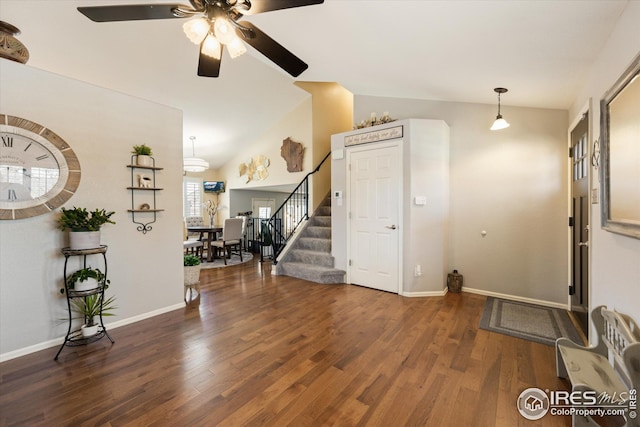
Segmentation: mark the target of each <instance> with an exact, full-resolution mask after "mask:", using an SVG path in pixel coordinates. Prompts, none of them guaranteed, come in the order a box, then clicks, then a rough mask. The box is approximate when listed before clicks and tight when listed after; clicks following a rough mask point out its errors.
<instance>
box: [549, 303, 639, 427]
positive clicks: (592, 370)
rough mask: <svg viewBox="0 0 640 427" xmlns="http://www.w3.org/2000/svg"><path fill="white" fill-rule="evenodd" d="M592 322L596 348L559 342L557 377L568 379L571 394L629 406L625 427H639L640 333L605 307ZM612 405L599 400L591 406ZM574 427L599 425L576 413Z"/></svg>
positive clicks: (629, 321)
mask: <svg viewBox="0 0 640 427" xmlns="http://www.w3.org/2000/svg"><path fill="white" fill-rule="evenodd" d="M591 321H592V322H593V325H594V327H595V329H596V332H597V335H596V336H597V337H598V344H597V345H594V346H590V347H584V346H581V345H579V344H576V343H574V342H573V341H571V340H569V339H567V338H558V339H557V340H556V369H557V375H558V377H560V378H567V377H568V378H569V381H571V385H572V392H587V391H589V392H592V393H593V392H595V397H596V399H599V398H600V396H608V397H609V398H610V399H612V400H613V401H614V402H615V403H614V404H617V403H619V407H620V408H625V406H624V404H626V405H627V406H626V407H627V411H626V414H625V418H626V422H625V424H624V426H629V427H631V426H634V427H638V426H640V422H639V419H638V417H637V407H635V405H636V402H637V395H635V393H637V390H638V389H640V329H638V325H637V324H636V323H635V322H634V321H633V319H631V318H630V317H629V316H626V315H624V314H621V313H618V312H616V311H612V310H607V308H606V307H604V306H599V307H596V308H595V309H594V310H593V311H592V312H591ZM610 357H611V362H610V359H609V358H610ZM621 399H622V400H621ZM611 403H612V402H611V401H607V400H603V401H600V400H598V403H597V404H595V405H592V406H593V407H598V406H599V405H600V406H606V405H611ZM632 405H633V406H632ZM572 425H573V426H574V427H576V426H593V425H596V424H595V422H594V420H593V419H592V418H591V417H590V416H589V415H587V414H582V413H579V412H576V413H575V414H574V415H573V419H572Z"/></svg>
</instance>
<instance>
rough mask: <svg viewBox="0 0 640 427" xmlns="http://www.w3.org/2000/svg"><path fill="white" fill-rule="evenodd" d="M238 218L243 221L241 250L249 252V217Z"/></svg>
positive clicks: (241, 216)
mask: <svg viewBox="0 0 640 427" xmlns="http://www.w3.org/2000/svg"><path fill="white" fill-rule="evenodd" d="M236 218H240V219H242V237H241V238H240V240H241V241H240V250H241V251H246V250H247V217H246V216H245V215H238V216H236Z"/></svg>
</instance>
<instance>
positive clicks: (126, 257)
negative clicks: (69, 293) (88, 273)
mask: <svg viewBox="0 0 640 427" xmlns="http://www.w3.org/2000/svg"><path fill="white" fill-rule="evenodd" d="M0 91H1V93H2V96H0V111H1V112H2V113H5V114H10V115H14V116H19V117H23V118H26V119H29V120H32V121H35V122H37V123H39V124H41V125H43V126H46V127H48V128H50V129H51V130H53V131H54V132H56V133H57V134H59V135H60V136H61V137H62V138H63V139H64V140H65V141H67V143H69V145H70V146H71V147H72V148H73V150H74V151H75V153H76V155H77V156H78V159H79V161H80V164H81V168H82V179H81V182H80V186H79V188H78V190H77V192H76V193H75V195H74V196H73V197H72V198H71V199H70V200H69V201H68V202H67V203H66V204H65V206H66V207H71V206H78V207H87V208H89V209H90V210H91V209H95V208H105V209H107V210H113V211H116V214H115V215H114V217H113V219H114V220H115V221H116V224H115V225H111V224H109V225H106V226H105V227H103V230H102V243H103V244H106V245H108V246H109V249H108V252H107V260H108V275H109V279H110V280H111V286H110V287H109V289H108V290H107V294H108V295H115V296H116V298H117V299H116V302H117V304H116V305H117V307H118V308H117V310H115V314H116V317H108V318H106V319H105V321H106V322H107V323H109V324H111V325H112V326H117V325H121V324H125V323H127V322H131V321H135V320H139V319H141V318H144V317H148V316H150V315H153V314H156V313H160V312H163V311H167V310H172V309H176V308H179V307H182V306H183V304H184V302H183V298H182V291H183V277H182V262H181V259H182V245H181V242H182V240H181V236H182V232H181V220H182V209H181V199H182V172H181V170H182V168H181V159H182V144H181V139H182V113H181V112H180V111H179V110H176V109H174V108H170V107H166V106H163V105H159V104H155V103H151V102H147V101H144V100H141V99H139V98H134V97H130V96H126V95H123V94H121V93H117V92H113V91H109V90H105V89H102V88H99V87H95V86H91V85H89V84H86V83H82V82H79V81H75V80H72V79H69V78H66V77H62V76H59V75H55V74H51V73H48V72H45V71H41V70H38V69H35V68H31V67H29V66H24V65H20V64H17V63H14V62H10V61H6V60H0ZM143 142H144V143H147V144H148V145H150V146H151V147H152V148H153V152H154V157H155V158H156V162H157V165H158V166H161V167H163V168H164V170H162V171H159V172H158V175H157V181H158V182H157V186H158V187H161V188H163V190H162V191H160V192H158V194H157V196H158V199H157V203H158V207H159V208H162V209H165V211H164V212H162V213H160V214H159V215H158V220H157V222H156V223H155V224H153V225H152V226H153V230H152V231H150V232H148V233H147V234H142V233H140V232H138V231H136V225H135V224H133V223H132V221H131V217H130V214H128V213H127V209H130V208H131V194H130V190H127V189H126V187H128V186H130V185H131V182H130V179H131V176H130V170H129V169H128V168H126V167H125V166H126V165H127V164H129V163H130V155H131V154H130V151H131V147H132V146H133V145H138V144H140V143H143ZM57 216H58V215H57V213H49V214H45V215H41V216H37V217H34V218H29V219H24V220H16V221H0V360H4V359H7V358H11V357H15V356H17V355H20V354H23V353H26V352H31V351H36V350H38V349H42V348H47V347H51V346H57V345H59V343H61V337H63V336H64V334H65V333H66V330H67V324H66V322H65V321H61V319H64V318H66V315H67V314H66V313H67V311H66V300H65V298H64V297H63V296H62V295H61V294H60V292H59V290H60V288H61V287H63V281H62V280H63V279H62V278H63V264H64V257H63V256H62V255H61V253H60V248H62V247H63V246H65V245H66V244H67V243H66V234H65V233H63V232H62V231H60V230H58V229H57V228H56V219H57ZM74 265H77V260H75V264H74V262H73V261H72V262H70V266H71V267H73V266H74ZM115 345H118V344H117V343H116V344H115ZM51 351H52V352H51V357H52V358H53V356H54V355H55V351H56V350H55V349H52V350H51ZM66 351H69V350H66ZM62 354H63V356H64V351H63V353H62Z"/></svg>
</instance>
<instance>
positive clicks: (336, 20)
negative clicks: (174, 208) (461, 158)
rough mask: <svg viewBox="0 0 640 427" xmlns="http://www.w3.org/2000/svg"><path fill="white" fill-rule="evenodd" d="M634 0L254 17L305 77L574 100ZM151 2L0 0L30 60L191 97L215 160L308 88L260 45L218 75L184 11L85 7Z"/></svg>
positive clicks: (171, 97) (557, 104)
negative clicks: (83, 9)
mask: <svg viewBox="0 0 640 427" xmlns="http://www.w3.org/2000/svg"><path fill="white" fill-rule="evenodd" d="M628 2H629V0H607V1H595V0H593V1H591V0H546V1H542V0H520V1H515V0H485V1H480V0H457V1H453V0H442V1H438V0H432V1H431V0H325V2H324V4H321V5H315V6H308V7H301V8H296V9H287V10H280V11H274V12H268V13H264V14H259V15H253V16H248V17H247V18H246V19H247V20H248V21H250V22H252V23H253V24H255V25H256V26H258V27H259V28H260V29H261V30H262V31H264V32H265V33H267V34H268V35H269V36H271V37H272V38H274V39H275V40H277V41H278V42H280V43H281V44H282V45H284V46H285V47H286V48H288V49H289V50H290V51H292V52H293V53H294V54H296V55H297V56H298V57H300V58H301V59H302V60H304V61H305V62H306V63H307V64H309V68H308V70H307V71H305V72H303V73H302V74H301V75H300V76H299V77H298V78H297V80H301V81H330V82H338V83H340V84H341V85H342V86H344V87H345V88H347V89H348V90H350V91H351V92H353V93H354V94H358V95H374V96H388V97H401V98H416V99H431V100H444V101H457V102H473V103H487V104H492V103H495V102H496V95H495V93H494V92H493V88H494V87H497V86H504V87H507V88H509V92H508V94H506V95H505V96H503V98H502V103H503V105H514V106H528V107H541V108H556V109H568V108H569V107H570V105H571V103H572V102H573V100H574V99H575V96H576V95H577V91H578V90H579V88H580V86H581V85H582V83H583V82H584V81H585V79H586V78H587V77H588V70H589V68H590V66H591V64H592V62H593V60H594V58H595V57H596V56H597V55H598V53H599V52H600V50H601V49H602V46H603V45H604V42H605V41H606V40H607V38H608V37H609V35H610V34H611V32H612V30H613V28H614V27H615V25H616V22H617V20H618V19H619V17H620V15H621V14H622V13H623V11H624V8H625V7H626V5H627V3H628ZM141 3H167V0H146V1H145V0H133V1H131V0H111V1H109V0H47V1H43V0H0V20H2V21H6V22H9V23H11V24H12V25H14V26H16V27H18V28H19V29H20V30H21V31H22V34H20V35H19V36H18V39H19V40H20V41H22V42H23V43H24V44H25V45H26V46H27V47H28V49H29V51H30V55H31V57H30V60H29V62H28V65H29V66H32V67H36V68H41V69H44V70H48V71H51V72H54V73H57V74H62V75H65V76H69V77H73V78H75V79H78V80H82V81H86V82H89V83H92V84H95V85H98V86H102V87H106V88H109V89H113V90H116V91H120V92H123V93H127V94H130V95H133V96H136V97H140V98H144V99H148V100H151V101H154V102H158V103H162V104H166V105H170V106H173V107H175V108H179V109H181V110H183V111H184V138H183V139H184V152H185V155H186V156H190V155H191V143H190V141H189V136H191V135H194V136H196V138H197V139H196V155H197V156H198V157H205V158H207V159H208V160H209V161H210V162H211V165H212V167H214V168H216V167H219V166H220V165H222V164H224V163H225V162H226V161H227V160H228V159H229V158H230V157H231V156H233V155H234V154H235V153H236V152H237V151H238V150H241V149H242V147H243V146H245V145H246V144H250V143H251V142H252V141H253V140H254V139H255V136H256V135H259V134H260V133H262V132H263V131H265V130H266V129H268V127H269V126H270V125H271V124H273V123H274V122H276V121H278V120H279V119H280V118H281V117H283V116H284V115H285V114H286V113H287V112H288V111H290V110H291V109H292V108H294V107H295V106H296V105H298V104H299V103H300V102H302V101H303V100H304V99H306V98H307V97H308V96H309V95H308V94H307V93H306V92H304V91H303V90H301V89H299V88H298V87H296V86H295V85H294V84H293V82H294V81H295V79H294V78H293V77H291V76H290V75H289V74H287V73H285V72H284V71H282V70H281V69H280V68H278V67H277V66H275V65H274V64H272V63H271V62H270V61H269V60H267V59H266V58H265V57H264V56H262V55H261V54H260V53H258V52H257V51H255V50H253V49H252V48H251V47H248V52H247V54H245V55H243V56H241V57H239V58H236V59H231V58H229V57H228V56H225V57H223V60H222V67H221V71H220V77H219V78H203V77H198V76H196V69H197V63H198V49H199V48H198V46H196V45H194V44H192V43H191V42H189V40H188V39H187V38H186V36H185V35H184V33H183V31H182V24H183V22H184V20H183V19H170V20H154V21H131V22H110V23H95V22H92V21H90V20H88V19H87V18H86V17H85V16H83V15H81V14H80V13H79V12H78V11H77V10H76V8H77V7H78V6H95V5H108V4H141ZM177 3H180V1H179V0H178V1H177ZM184 3H185V4H187V3H188V2H187V1H186V0H185V1H184ZM225 55H226V54H225ZM392 113H393V112H392ZM355 119H356V120H359V119H361V118H355Z"/></svg>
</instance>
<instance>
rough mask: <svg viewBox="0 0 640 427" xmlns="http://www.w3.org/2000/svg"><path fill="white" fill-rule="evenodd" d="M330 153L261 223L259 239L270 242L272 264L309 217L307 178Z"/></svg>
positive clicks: (325, 157) (266, 243) (266, 242)
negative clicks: (269, 216) (267, 218)
mask: <svg viewBox="0 0 640 427" xmlns="http://www.w3.org/2000/svg"><path fill="white" fill-rule="evenodd" d="M330 154H331V152H328V153H327V155H326V156H324V158H323V159H322V161H321V162H320V164H319V165H318V166H316V168H315V169H314V170H312V171H311V172H309V173H308V174H307V175H306V176H305V177H304V178H303V179H302V181H300V184H298V186H297V187H296V188H295V190H293V191H292V192H291V194H289V196H288V197H287V198H286V200H285V201H284V202H283V203H282V205H280V207H279V208H278V209H276V211H275V213H274V214H273V215H272V216H271V218H269V220H268V221H266V222H265V223H264V224H261V227H260V228H261V229H260V233H261V240H262V242H263V245H268V244H269V243H270V244H271V248H272V250H273V263H274V264H277V262H278V261H277V260H278V255H280V254H281V253H282V250H283V249H284V247H285V246H286V245H287V243H288V242H289V239H291V237H292V236H293V235H294V233H295V232H296V230H297V229H298V227H299V226H300V224H302V222H303V221H305V220H308V219H309V178H310V177H311V175H313V174H314V173H316V172H318V171H319V170H320V168H321V167H322V165H323V164H324V162H325V161H326V160H327V159H328V158H329V155H330ZM265 226H266V227H265Z"/></svg>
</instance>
